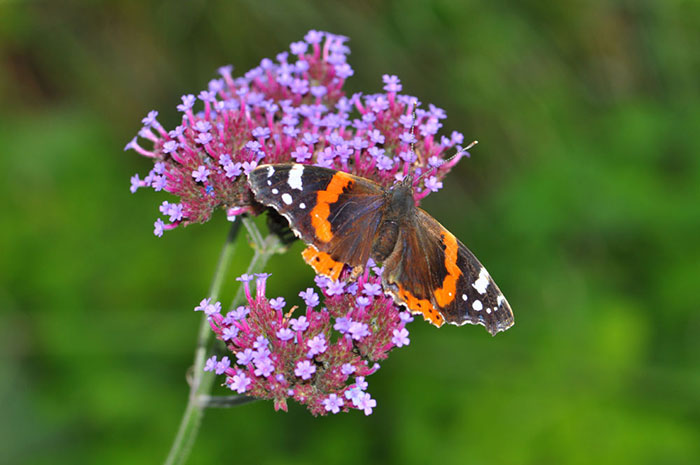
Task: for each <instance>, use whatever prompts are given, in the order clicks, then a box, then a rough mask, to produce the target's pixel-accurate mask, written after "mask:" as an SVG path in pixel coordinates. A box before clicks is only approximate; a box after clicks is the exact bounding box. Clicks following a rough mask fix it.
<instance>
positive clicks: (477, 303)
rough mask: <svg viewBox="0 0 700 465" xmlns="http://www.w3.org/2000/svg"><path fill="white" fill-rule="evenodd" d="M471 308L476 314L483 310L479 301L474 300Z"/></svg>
mask: <svg viewBox="0 0 700 465" xmlns="http://www.w3.org/2000/svg"><path fill="white" fill-rule="evenodd" d="M472 308H473V309H474V310H476V311H477V312H480V311H481V309H482V308H484V305H483V304H482V303H481V301H480V300H475V301H474V303H473V304H472Z"/></svg>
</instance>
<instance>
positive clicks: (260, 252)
mask: <svg viewBox="0 0 700 465" xmlns="http://www.w3.org/2000/svg"><path fill="white" fill-rule="evenodd" d="M241 224H245V227H246V229H247V230H248V231H249V233H250V235H251V237H252V239H253V241H254V246H255V247H254V249H255V253H254V255H253V258H252V259H251V262H250V265H249V266H248V271H247V273H256V272H260V271H262V268H263V267H264V266H265V264H266V263H267V261H268V259H269V258H270V256H272V254H274V253H275V252H277V251H278V250H279V240H278V239H277V238H276V237H275V236H268V237H267V238H265V239H263V238H262V236H261V235H260V232H259V231H258V229H257V227H256V226H255V223H254V222H253V220H252V219H250V218H247V217H244V218H242V219H241V220H237V221H235V222H234V223H233V225H232V226H231V230H230V231H229V234H228V237H227V238H226V243H225V244H224V247H223V249H222V250H221V255H220V256H219V262H218V264H217V266H216V270H215V271H214V278H213V279H212V284H211V288H210V289H209V297H210V298H211V300H212V301H216V300H218V298H219V294H220V291H221V286H222V284H223V281H224V276H225V274H226V270H227V269H228V267H229V264H230V262H231V257H232V256H233V251H234V248H235V247H234V246H235V240H236V237H237V236H238V232H239V230H240V228H241ZM242 289H243V286H240V287H239V289H238V292H237V293H236V297H235V298H234V300H233V303H232V306H234V307H235V305H238V303H239V302H240V301H241V298H242ZM213 334H214V333H213V331H212V330H211V327H210V326H209V321H208V319H207V317H206V315H202V322H201V324H200V326H199V332H198V336H197V347H196V349H195V354H194V366H193V374H192V382H191V383H190V394H189V398H188V401H187V407H186V408H185V413H184V414H183V416H182V420H181V421H180V427H179V429H178V432H177V435H176V436H175V440H174V441H173V445H172V446H171V448H170V452H169V453H168V457H167V458H166V460H165V465H179V464H183V463H185V461H186V460H187V458H188V457H189V454H190V451H191V449H192V445H193V444H194V440H195V438H196V437H197V433H198V432H199V426H200V424H201V422H202V417H203V416H204V409H205V407H207V406H208V405H209V404H210V403H211V396H210V392H211V389H212V387H213V385H214V379H215V374H214V372H211V371H204V364H205V363H206V358H207V355H209V354H210V353H211V352H212V350H211V349H212V346H213V342H214V338H213ZM246 402H247V401H243V400H242V401H241V402H239V403H238V404H239V405H240V404H243V403H246Z"/></svg>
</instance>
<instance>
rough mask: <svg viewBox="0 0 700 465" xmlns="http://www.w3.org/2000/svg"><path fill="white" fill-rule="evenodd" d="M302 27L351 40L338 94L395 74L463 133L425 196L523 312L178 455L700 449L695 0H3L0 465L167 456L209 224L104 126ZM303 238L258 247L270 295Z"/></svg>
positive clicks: (436, 341) (144, 460)
mask: <svg viewBox="0 0 700 465" xmlns="http://www.w3.org/2000/svg"><path fill="white" fill-rule="evenodd" d="M308 29H321V30H328V31H331V32H334V33H337V34H344V35H347V36H349V37H350V38H351V42H350V47H351V49H352V54H351V55H350V63H351V65H352V66H353V68H354V69H355V75H354V76H353V77H352V78H350V80H349V81H348V83H347V87H346V88H347V90H348V92H355V91H364V92H376V91H380V90H381V87H382V83H381V75H382V74H384V73H388V74H397V75H398V76H399V77H400V78H401V79H402V82H403V85H404V92H405V93H409V94H412V95H416V96H418V97H419V98H420V99H421V100H422V101H423V102H424V104H427V103H434V104H435V105H437V106H439V107H442V108H444V109H445V110H446V111H447V114H448V119H447V120H446V122H445V127H444V130H445V131H446V132H447V133H449V132H451V131H452V130H459V131H462V132H463V133H464V134H465V137H466V138H467V139H468V140H471V139H479V140H480V142H481V144H480V145H479V146H478V147H477V148H476V149H475V150H474V151H473V152H472V153H473V155H472V158H471V159H469V160H464V161H463V162H462V163H460V165H459V166H458V168H457V169H455V170H454V171H453V173H452V174H451V175H450V177H448V178H447V180H446V183H445V189H444V190H443V191H441V192H439V193H437V194H434V195H432V196H430V197H429V198H428V199H427V200H426V201H425V202H424V208H426V209H427V210H428V211H429V212H431V213H432V214H433V215H434V216H435V217H436V218H438V219H439V220H440V221H441V222H442V223H443V224H444V225H445V226H447V227H448V228H449V229H451V230H452V231H453V232H454V233H455V234H456V235H457V236H458V237H459V238H461V239H462V240H463V241H464V242H465V243H466V244H467V245H468V246H469V247H470V248H471V249H472V250H473V251H474V252H475V253H476V255H477V256H478V257H480V258H481V260H482V261H483V262H484V263H485V264H486V266H487V267H488V269H489V270H490V271H491V274H492V275H493V276H494V277H495V278H496V280H497V281H498V283H499V284H500V287H501V288H502V289H503V290H504V292H505V293H506V295H507V296H508V298H509V301H510V302H511V304H512V306H513V308H514V311H515V317H516V325H515V327H514V328H512V329H511V330H509V331H508V332H507V333H505V334H500V335H498V336H497V337H495V338H491V337H490V336H489V335H488V334H487V333H486V331H484V330H483V328H481V327H471V326H469V327H462V328H456V327H452V326H450V327H445V328H442V329H440V330H437V329H435V328H433V327H431V326H430V325H428V324H426V323H423V322H419V321H416V322H415V323H413V324H412V325H411V327H410V329H411V345H410V346H409V347H408V348H405V349H401V350H397V351H396V352H394V353H393V354H392V356H391V357H390V358H389V359H388V360H386V361H385V362H384V363H383V369H382V370H380V371H379V372H378V373H377V374H376V375H374V376H372V377H371V378H370V379H369V382H370V392H371V393H372V395H373V397H375V398H376V399H377V401H378V407H377V409H376V410H375V413H374V414H373V415H372V416H370V417H364V416H363V415H362V414H361V413H359V412H353V413H350V414H343V415H337V416H333V417H327V418H313V417H311V415H310V414H308V413H307V411H306V410H304V409H302V408H301V407H299V406H298V405H296V404H293V405H292V406H291V408H290V411H289V413H275V412H274V411H273V408H272V404H271V403H269V402H258V403H254V404H250V405H246V406H242V407H239V408H236V409H233V410H211V411H208V412H207V415H206V416H205V419H204V423H203V426H202V431H201V434H200V436H199V438H198V440H197V443H196V444H195V447H194V450H193V452H192V456H191V460H190V463H193V464H200V463H202V464H203V463H241V464H248V463H250V464H307V463H337V464H345V463H348V464H358V463H362V464H392V463H400V464H414V463H415V464H425V463H444V464H591V463H595V464H598V463H602V464H605V463H614V464H618V465H619V464H697V463H700V356H699V355H700V313H699V312H698V299H697V296H698V288H699V286H700V245H699V241H698V238H699V235H700V234H699V233H700V159H699V157H698V153H700V137H699V136H698V132H699V129H700V105H699V104H700V54H699V53H698V44H700V2H697V1H690V0H688V1H681V0H669V1H665V2H653V1H632V0H629V1H603V0H594V1H555V0H545V1H534V0H527V1H517V0H497V1H491V2H485V1H480V2H476V1H475V2H466V1H458V0H432V1H422V0H421V1H419V0H412V1H403V2H398V1H393V2H376V1H370V0H364V1H360V2H353V3H350V2H338V3H336V2H328V1H320V0H319V1H315V2H301V1H273V0H267V1H264V0H262V1H253V0H249V1H243V0H238V1H223V0H220V1H204V0H198V1H182V0H178V1H160V2H143V1H137V0H129V1H122V2H100V1H89V2H88V1H85V2H66V1H58V2H52V1H45V2H22V1H7V0H6V1H0V156H1V157H2V158H1V164H0V166H1V167H2V169H1V170H0V179H2V182H1V183H0V193H1V194H0V195H1V198H2V212H1V214H0V226H1V227H0V309H1V310H2V313H1V314H0V354H1V355H0V360H2V364H0V408H1V409H2V414H1V415H0V438H1V439H0V462H1V463H8V464H24V463H27V464H59V463H71V464H95V463H100V464H123V463H129V464H152V463H159V462H161V461H162V460H163V459H164V457H165V455H166V453H167V450H168V449H169V446H170V443H171V440H172V438H173V436H174V434H175V431H176V428H177V425H178V422H179V419H180V415H181V414H182V411H183V409H184V406H185V401H186V396H187V391H188V388H187V385H186V382H185V374H186V371H187V369H188V367H189V366H190V365H191V358H192V353H193V349H194V344H195V339H196V328H197V326H198V324H199V315H198V314H195V313H194V312H192V308H193V306H194V305H196V304H197V303H198V302H199V300H200V299H201V298H202V297H204V296H205V295H206V293H207V289H208V285H209V281H210V279H211V275H212V272H213V270H214V266H215V263H216V258H217V256H218V253H219V250H220V247H221V245H222V243H223V240H224V238H225V235H226V232H227V229H228V226H227V223H226V221H225V219H224V218H223V215H219V216H217V217H216V218H215V219H214V220H213V221H211V222H210V223H208V224H206V225H203V226H202V225H198V226H193V227H190V228H186V229H180V230H176V231H172V232H169V233H166V234H165V236H164V237H163V238H161V239H158V238H156V237H154V236H153V234H152V224H153V221H154V219H155V218H156V216H157V214H158V212H157V206H158V205H159V203H160V202H162V201H163V200H166V199H167V200H171V199H168V197H167V196H166V195H165V194H156V193H152V192H145V191H140V192H139V193H138V194H136V195H131V194H130V193H129V177H130V176H131V175H132V174H133V173H136V172H139V173H141V174H142V175H144V174H145V173H147V171H148V170H149V169H150V166H149V163H148V161H147V160H146V159H143V158H140V157H138V156H137V155H136V154H135V153H134V152H127V153H124V152H122V148H123V146H124V145H125V144H126V142H128V141H129V139H131V137H132V136H133V135H134V134H135V133H136V132H137V131H138V129H139V128H140V119H141V118H142V117H143V116H145V115H146V113H147V112H148V111H149V110H151V109H157V110H159V111H160V117H159V119H160V121H161V122H162V123H163V124H164V126H165V127H166V128H172V127H174V126H175V125H176V124H177V122H178V120H179V114H178V113H177V111H176V110H175V106H176V105H177V104H178V103H179V97H180V95H182V94H184V93H190V92H192V93H196V91H198V90H200V89H202V88H205V87H206V83H207V82H208V80H209V79H211V78H213V77H215V74H216V68H217V67H218V66H220V65H223V64H227V63H232V64H234V65H235V67H236V68H235V73H236V74H237V75H240V74H242V73H244V72H245V71H246V70H247V69H249V68H251V67H253V66H255V65H257V64H258V63H259V61H260V60H261V59H262V58H264V57H274V55H275V54H276V53H278V52H279V51H282V50H286V49H287V48H288V45H289V43H290V42H292V41H296V40H300V39H301V38H302V37H303V35H304V34H305V32H306V31H307V30H308ZM247 249H248V248H247V246H246V240H245V238H244V237H241V238H240V244H239V248H238V251H239V252H240V255H239V256H238V258H237V262H236V265H235V267H234V268H235V269H233V270H232V271H231V274H230V275H229V278H228V283H229V284H228V286H227V292H228V293H231V292H232V290H233V284H234V282H233V277H234V276H235V275H237V274H238V273H240V272H242V268H243V266H244V264H245V263H246V260H247V258H248V257H249V252H248V251H247ZM300 250H301V245H300V244H296V245H295V247H294V248H293V249H292V251H291V253H288V254H286V255H285V256H279V257H275V258H274V259H273V260H272V262H271V263H270V265H269V271H271V272H272V273H273V277H272V279H271V281H270V284H269V286H268V289H269V291H268V293H269V295H270V296H274V295H284V296H286V297H287V300H288V301H293V302H296V300H298V298H297V297H296V293H297V292H298V291H299V290H300V289H303V288H305V287H306V286H307V285H308V284H309V283H311V280H312V273H311V271H310V270H309V269H308V267H306V266H305V265H303V263H302V260H301V258H300V257H299V255H298V252H299V251H300Z"/></svg>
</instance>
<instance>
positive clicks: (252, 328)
mask: <svg viewBox="0 0 700 465" xmlns="http://www.w3.org/2000/svg"><path fill="white" fill-rule="evenodd" d="M370 265H372V264H370ZM380 275H381V269H380V268H378V267H376V266H372V267H371V270H370V267H368V268H367V270H366V271H365V273H364V274H363V275H361V276H360V277H359V279H358V280H357V281H355V282H352V283H348V282H344V281H331V280H329V279H327V278H325V277H317V278H316V284H317V285H318V287H319V288H320V289H321V290H322V294H323V302H322V301H321V298H320V297H319V295H318V294H317V293H316V292H315V291H314V289H313V288H309V289H307V290H305V291H303V292H301V293H299V296H300V297H301V298H302V299H303V301H304V305H305V307H306V309H305V310H302V311H301V312H298V311H297V312H295V309H296V307H292V308H291V309H290V310H289V311H288V312H286V313H285V312H284V311H283V309H284V307H285V305H286V302H285V300H284V299H283V298H281V297H278V298H274V299H269V300H268V298H267V297H266V296H265V285H266V280H267V278H268V276H269V275H267V274H259V275H256V276H255V277H253V276H250V275H243V276H241V277H240V278H238V280H240V281H242V282H243V283H244V286H245V295H246V298H247V301H248V302H247V305H245V306H241V307H238V308H237V309H235V310H232V311H230V312H228V313H226V315H222V313H221V304H220V303H219V302H211V301H210V300H209V299H205V300H203V301H202V302H201V303H200V305H199V306H197V307H196V308H195V310H198V311H204V312H205V313H206V314H207V316H208V318H209V322H210V324H211V328H212V330H213V331H214V332H215V333H216V336H217V338H218V339H220V340H221V341H223V342H224V344H226V347H227V348H228V350H230V352H231V356H230V357H229V356H224V357H223V358H221V359H218V358H217V357H216V356H214V357H211V358H210V359H209V360H208V361H207V364H206V367H205V370H208V371H214V372H216V373H217V374H223V375H225V376H226V385H227V386H228V387H229V388H230V389H231V390H233V391H235V392H237V393H239V394H245V395H248V396H253V397H258V398H262V399H272V400H274V406H275V409H276V410H280V409H281V410H285V411H286V410H287V399H288V398H292V399H294V400H296V401H297V402H299V403H301V404H303V405H306V406H307V408H308V409H309V410H310V411H311V413H313V414H314V415H325V414H328V413H338V412H340V411H344V412H347V411H349V410H351V409H357V410H362V411H363V412H364V413H365V415H369V414H370V413H372V409H373V408H374V407H375V406H376V405H377V403H376V401H375V400H374V399H372V397H371V396H370V394H369V393H368V392H367V381H366V380H365V378H366V377H367V376H369V375H371V374H372V373H374V372H375V371H377V370H378V369H379V364H378V363H377V362H378V361H380V360H383V359H385V358H386V357H387V356H388V354H389V352H390V351H391V350H392V349H393V348H395V347H402V346H405V345H407V344H409V342H410V341H409V339H408V330H407V329H406V323H408V322H410V321H413V318H412V317H411V315H410V314H409V313H408V312H401V311H399V309H398V308H397V306H396V305H395V304H394V301H393V300H392V299H391V298H390V297H387V296H385V295H384V293H383V292H382V290H381V284H380ZM345 277H346V278H347V276H345ZM252 281H255V295H253V294H252V292H251V286H250V282H252ZM322 304H323V306H322Z"/></svg>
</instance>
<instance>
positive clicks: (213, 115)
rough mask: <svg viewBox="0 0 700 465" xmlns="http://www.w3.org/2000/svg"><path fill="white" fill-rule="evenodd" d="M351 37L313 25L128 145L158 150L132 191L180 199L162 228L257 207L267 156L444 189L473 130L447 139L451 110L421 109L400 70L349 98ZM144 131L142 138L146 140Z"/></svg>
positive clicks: (188, 99) (227, 71) (149, 119)
mask: <svg viewBox="0 0 700 465" xmlns="http://www.w3.org/2000/svg"><path fill="white" fill-rule="evenodd" d="M346 41H347V38H345V37H342V36H338V35H334V34H330V33H327V32H319V31H309V33H308V34H307V35H306V36H305V37H304V41H301V42H294V43H292V44H291V46H290V50H291V52H292V55H290V54H289V53H288V52H283V53H280V54H278V55H277V56H276V59H275V60H271V59H267V58H265V59H263V60H262V61H261V62H260V65H259V66H257V67H255V68H253V69H251V70H249V71H247V72H246V73H244V74H243V76H240V77H234V76H233V74H232V71H233V68H232V67H231V66H224V67H222V68H220V69H219V75H220V77H218V78H216V79H213V80H212V81H210V82H209V85H208V88H207V89H206V90H203V91H201V92H199V93H198V94H197V96H196V97H195V95H194V94H187V95H184V96H182V102H181V103H180V104H179V105H177V109H178V110H179V111H180V112H181V113H182V123H181V124H180V125H179V126H177V127H175V128H174V129H171V130H166V129H165V128H163V126H162V125H161V124H160V123H159V122H158V120H157V116H158V112H157V111H151V112H150V113H149V114H148V115H147V116H146V117H145V118H144V119H143V124H144V126H143V128H142V129H141V130H140V131H139V133H138V136H137V137H134V139H133V140H131V141H130V142H129V143H128V144H127V145H126V147H125V149H132V150H135V151H136V152H138V153H139V154H141V155H143V156H146V157H149V158H151V159H152V160H153V162H154V167H153V169H152V170H151V171H150V172H149V173H148V175H147V176H146V177H145V178H143V179H141V178H140V177H139V175H134V176H133V177H132V178H131V187H130V190H131V192H136V191H137V190H138V189H139V188H141V187H151V188H153V189H155V190H156V191H161V190H165V191H167V192H169V193H171V194H173V195H175V196H177V197H179V201H178V202H177V203H168V207H166V208H162V207H161V213H163V215H164V216H165V217H167V220H168V222H165V221H164V220H163V219H160V218H159V219H158V220H157V221H156V222H155V225H154V234H156V235H157V236H161V235H162V234H163V232H164V231H166V230H169V229H173V228H175V227H177V226H178V225H188V224H191V223H203V222H206V221H207V220H209V218H210V217H211V214H212V212H213V211H214V210H216V209H217V208H223V209H225V210H226V212H227V215H228V217H229V218H230V219H233V218H234V217H235V216H236V215H238V214H241V213H245V212H251V211H252V212H257V210H256V207H255V205H254V202H253V197H252V195H251V193H250V189H249V187H248V185H247V182H246V177H245V174H247V173H248V172H250V170H252V169H253V168H254V167H255V166H257V165H258V164H261V163H281V162H292V161H294V162H298V163H305V164H315V165H320V166H325V167H330V168H334V169H338V170H342V171H346V172H350V173H353V174H357V175H360V176H364V177H366V178H369V179H373V180H374V181H376V182H378V183H380V184H382V185H384V186H390V185H391V184H393V183H394V182H395V181H396V180H400V179H403V178H404V177H405V176H406V175H408V174H409V173H411V174H414V175H420V174H421V173H424V172H425V171H426V170H431V172H430V173H429V175H428V176H426V177H423V178H418V177H416V178H415V179H416V186H415V199H416V202H418V201H420V200H421V199H422V198H424V197H425V196H427V195H428V194H429V193H430V192H435V191H437V190H438V189H440V188H441V187H442V183H441V182H440V181H441V180H442V179H443V178H444V176H445V175H446V174H447V172H448V171H449V170H450V169H451V168H452V166H454V164H455V163H457V161H458V160H459V158H460V157H461V156H462V155H464V154H467V153H466V152H464V151H462V150H461V149H459V150H458V152H457V154H458V155H457V156H456V157H455V158H453V159H452V160H451V161H449V162H447V163H444V161H445V155H446V151H447V149H448V148H450V147H455V146H459V145H460V144H461V143H462V142H463V136H462V135H461V134H459V133H457V132H453V133H452V135H451V136H450V137H447V136H444V135H442V136H438V131H439V130H440V129H441V127H442V120H443V119H445V117H446V115H445V112H444V111H443V110H442V109H440V108H437V107H435V106H434V105H429V106H428V109H425V108H423V107H422V106H421V104H420V102H419V101H418V99H417V98H416V97H412V96H409V95H403V94H399V92H401V90H402V86H401V84H400V81H399V79H398V77H396V76H389V75H384V76H383V77H382V80H383V82H384V84H385V85H384V87H383V90H384V93H373V94H368V95H362V94H359V93H358V94H354V95H352V96H349V97H348V96H346V95H345V92H344V91H343V85H344V83H345V80H346V79H347V78H348V77H350V76H352V74H353V71H352V68H351V67H350V65H349V64H348V63H347V61H346V57H347V55H348V53H349V52H350V50H349V48H348V47H347V45H346V44H345V42H346ZM139 138H140V141H139Z"/></svg>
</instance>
